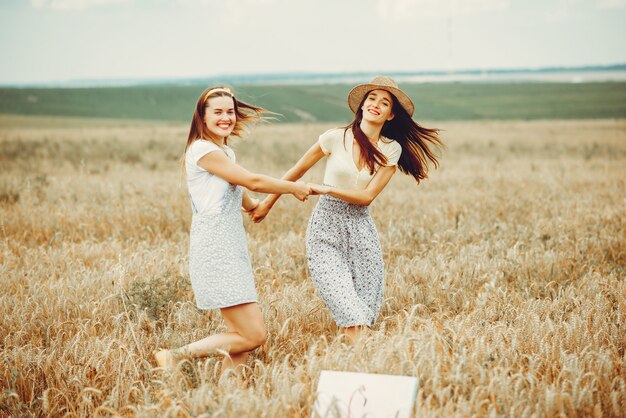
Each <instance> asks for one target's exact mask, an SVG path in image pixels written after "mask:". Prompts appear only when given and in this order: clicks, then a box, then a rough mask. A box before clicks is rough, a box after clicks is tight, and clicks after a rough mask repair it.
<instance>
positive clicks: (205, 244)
mask: <svg viewBox="0 0 626 418" xmlns="http://www.w3.org/2000/svg"><path fill="white" fill-rule="evenodd" d="M264 112H267V111H266V110H265V109H263V108H260V107H256V106H252V105H249V104H247V103H244V102H242V101H240V100H237V99H236V98H235V96H234V95H233V93H232V92H231V91H230V89H228V88H226V87H214V88H208V89H206V90H205V91H204V92H203V93H202V94H201V95H200V98H199V99H198V102H197V104H196V108H195V112H194V114H193V118H192V121H191V128H190V130H189V136H188V138H187V145H186V146H185V153H184V158H183V167H184V170H185V174H186V179H187V186H188V189H189V197H190V200H191V207H192V212H193V215H192V220H191V232H190V240H189V241H190V242H189V275H190V277H191V285H192V288H193V291H194V293H195V296H196V304H197V305H198V308H200V309H220V312H221V314H222V316H223V318H224V322H226V326H227V327H228V332H224V333H220V334H214V335H211V336H208V337H206V338H204V339H201V340H199V341H196V342H193V343H191V344H188V345H186V346H184V347H181V348H178V349H175V350H160V351H158V352H156V353H155V358H156V361H157V363H158V365H159V366H161V367H165V366H171V365H173V360H174V358H176V357H177V356H178V355H183V356H191V357H204V356H207V355H209V354H213V353H216V352H219V351H226V352H228V353H229V355H228V357H227V359H226V360H225V363H226V365H231V366H232V365H238V364H241V363H243V362H245V361H246V358H247V357H248V352H250V351H252V350H254V349H256V348H257V347H259V346H260V345H262V344H263V343H264V342H265V335H266V332H265V326H264V324H263V315H262V313H261V310H260V309H259V306H258V305H257V303H256V301H257V293H256V289H255V287H254V277H253V274H252V267H251V265H250V257H249V255H248V248H247V244H246V236H245V232H244V229H243V220H242V217H241V208H242V207H243V208H244V210H247V211H249V210H252V209H254V208H255V207H256V206H257V205H258V201H257V200H256V199H252V198H251V197H249V196H248V194H247V193H246V191H245V189H244V187H245V188H246V189H249V190H253V191H258V192H264V193H280V194H282V193H290V194H293V195H294V196H295V197H297V198H298V199H300V200H306V198H307V196H308V195H309V193H310V187H309V186H308V185H306V184H304V183H294V182H291V181H285V180H278V179H274V178H272V177H268V176H265V175H262V174H255V173H251V172H249V171H248V170H246V169H245V168H243V167H241V166H240V165H238V164H237V163H236V162H235V153H234V152H233V150H232V149H231V148H230V147H228V140H229V138H230V137H231V135H232V136H237V137H241V135H242V134H243V133H244V131H245V125H246V124H247V123H249V122H254V121H257V120H259V119H261V115H262V113H264Z"/></svg>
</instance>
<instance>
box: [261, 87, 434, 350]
mask: <svg viewBox="0 0 626 418" xmlns="http://www.w3.org/2000/svg"><path fill="white" fill-rule="evenodd" d="M348 105H349V106H350V109H351V110H352V111H353V112H354V114H355V117H354V120H353V121H352V123H350V124H349V125H348V126H346V127H344V128H336V129H331V130H329V131H327V132H325V133H323V134H322V135H321V136H320V137H319V140H318V142H316V143H315V144H314V145H313V146H312V147H311V148H310V149H309V150H308V151H307V152H306V153H305V154H304V156H303V157H302V158H301V159H300V160H299V161H298V162H297V163H296V164H295V165H294V166H293V167H292V168H291V169H290V170H289V171H287V173H286V174H285V175H284V176H283V179H285V180H297V179H299V178H301V177H302V176H303V175H304V174H305V173H306V172H307V171H308V170H309V169H310V168H311V167H312V166H313V165H314V164H315V163H317V162H318V161H319V160H320V159H321V158H322V157H324V156H326V157H328V161H327V164H326V171H325V174H324V185H323V186H322V185H311V188H312V191H313V193H315V194H320V195H322V196H321V197H320V199H319V201H318V203H317V205H316V207H315V209H314V210H313V213H312V215H311V219H310V220H309V224H308V228H307V237H306V244H307V259H308V263H309V271H310V274H311V277H312V278H313V281H314V283H315V286H316V288H317V290H318V292H319V294H320V296H321V297H322V299H324V302H326V305H327V306H328V307H329V309H330V311H331V314H332V316H333V318H334V319H335V321H336V323H337V325H339V326H340V327H342V328H343V331H344V333H345V334H347V335H348V337H349V338H350V339H351V340H354V339H355V338H356V337H358V336H359V335H360V333H361V332H362V331H363V329H364V327H366V326H372V325H373V324H374V322H375V320H376V318H377V316H378V313H379V311H380V308H381V305H382V301H383V286H384V265H383V258H382V252H381V248H380V240H379V237H378V233H377V231H376V227H375V225H374V222H373V220H372V218H371V216H370V214H369V211H368V206H369V205H370V203H372V202H373V201H374V199H375V198H376V196H378V194H379V193H380V192H381V191H382V190H383V189H384V188H385V186H386V185H387V184H388V183H389V180H390V179H391V177H392V176H393V174H394V173H395V172H396V169H397V168H399V169H400V171H402V172H403V173H405V174H408V175H411V176H413V177H414V178H415V180H416V181H417V182H418V183H419V182H420V181H421V180H423V179H425V178H426V177H427V171H428V166H427V163H428V161H430V162H431V163H433V164H434V165H435V166H437V165H438V162H437V158H436V156H435V154H433V152H432V150H431V146H432V145H438V146H442V145H443V144H442V143H441V141H440V139H439V138H438V130H437V129H429V128H424V127H422V126H420V125H418V124H417V123H416V122H415V121H414V120H413V119H412V116H413V110H414V105H413V102H412V101H411V99H410V98H409V96H407V95H406V93H404V92H403V91H402V90H401V89H399V88H398V86H397V85H396V83H395V82H394V81H393V80H392V79H391V78H389V77H382V76H379V77H375V78H374V79H373V80H372V81H371V82H370V83H368V84H362V85H358V86H356V87H354V88H353V89H352V90H351V91H350V93H349V94H348ZM279 197H280V195H270V196H268V197H267V198H266V199H265V200H264V201H263V202H261V204H259V206H258V207H257V208H256V209H255V210H253V211H251V212H250V214H249V215H250V217H251V218H252V220H253V221H254V222H260V221H262V220H263V218H264V217H265V216H266V215H267V213H268V212H269V210H270V209H271V208H272V206H273V205H274V204H275V203H276V201H277V200H278V198H279Z"/></svg>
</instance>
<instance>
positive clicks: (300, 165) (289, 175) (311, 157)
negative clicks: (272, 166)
mask: <svg viewBox="0 0 626 418" xmlns="http://www.w3.org/2000/svg"><path fill="white" fill-rule="evenodd" d="M322 157H324V151H322V148H321V147H320V144H319V142H316V143H315V144H313V146H312V147H311V148H309V149H308V150H307V152H305V153H304V155H303V156H302V158H300V159H299V160H298V162H297V163H296V164H294V166H293V167H291V168H290V169H289V170H287V172H286V173H285V175H283V177H282V178H283V180H291V181H295V180H299V179H301V178H302V176H304V175H305V174H306V172H307V171H309V169H310V168H311V167H313V166H314V165H315V163H317V162H318V161H319V160H321V159H322ZM278 198H280V195H279V194H271V195H269V196H267V197H266V198H265V199H263V201H262V202H261V203H260V204H259V206H258V207H257V208H256V209H255V210H254V211H253V212H251V213H250V217H251V218H252V220H253V221H254V222H256V223H258V222H261V221H262V220H263V219H264V218H265V217H266V216H267V214H268V212H269V211H270V209H272V206H274V204H276V201H278Z"/></svg>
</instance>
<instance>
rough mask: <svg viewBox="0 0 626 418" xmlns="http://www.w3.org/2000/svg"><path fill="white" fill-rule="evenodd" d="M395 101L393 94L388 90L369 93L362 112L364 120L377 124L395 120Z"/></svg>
mask: <svg viewBox="0 0 626 418" xmlns="http://www.w3.org/2000/svg"><path fill="white" fill-rule="evenodd" d="M392 106H393V99H392V97H391V93H389V92H388V91H386V90H372V91H370V92H369V93H367V96H365V100H363V105H362V106H361V110H363V120H365V121H368V122H370V123H375V124H380V125H382V124H384V123H385V122H387V121H388V120H391V119H393V116H394V114H393V109H392Z"/></svg>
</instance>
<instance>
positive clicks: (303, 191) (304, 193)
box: [292, 182, 311, 202]
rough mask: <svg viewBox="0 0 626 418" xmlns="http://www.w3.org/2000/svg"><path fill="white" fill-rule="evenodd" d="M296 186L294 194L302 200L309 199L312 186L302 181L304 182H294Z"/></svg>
mask: <svg viewBox="0 0 626 418" xmlns="http://www.w3.org/2000/svg"><path fill="white" fill-rule="evenodd" d="M294 186H295V190H294V191H293V192H292V194H293V195H294V196H295V197H296V198H297V199H298V200H301V201H303V202H304V201H305V200H306V199H307V197H309V195H310V194H311V188H310V187H309V185H308V184H306V183H302V182H297V183H294Z"/></svg>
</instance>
